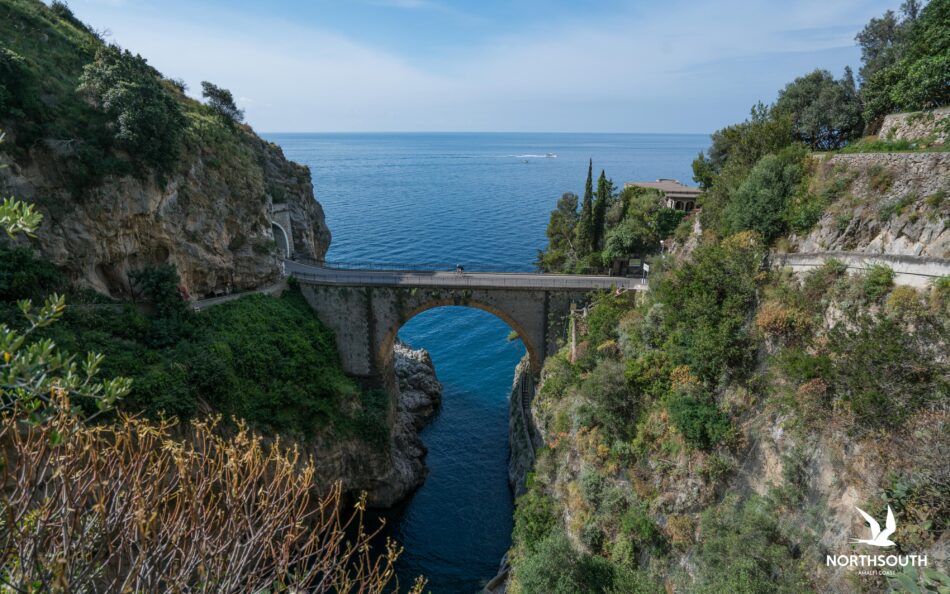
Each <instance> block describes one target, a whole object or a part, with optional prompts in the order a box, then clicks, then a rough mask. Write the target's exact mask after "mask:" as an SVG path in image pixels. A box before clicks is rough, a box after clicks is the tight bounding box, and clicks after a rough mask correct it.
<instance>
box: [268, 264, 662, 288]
mask: <svg viewBox="0 0 950 594" xmlns="http://www.w3.org/2000/svg"><path fill="white" fill-rule="evenodd" d="M284 272H285V273H286V274H287V275H288V276H293V277H295V278H297V279H298V280H300V281H302V282H310V283H314V284H320V285H348V286H353V285H355V286H365V287H437V288H444V289H470V288H479V289H527V290H538V289H540V290H547V291H572V290H573V291H593V290H599V289H626V290H630V291H645V290H647V281H646V280H645V279H640V278H627V277H622V276H594V275H579V274H542V273H532V272H465V273H462V274H457V273H456V272H454V271H450V270H446V271H442V270H433V271H419V270H362V269H341V268H328V267H324V266H318V265H315V264H303V263H301V262H295V261H292V260H285V261H284Z"/></svg>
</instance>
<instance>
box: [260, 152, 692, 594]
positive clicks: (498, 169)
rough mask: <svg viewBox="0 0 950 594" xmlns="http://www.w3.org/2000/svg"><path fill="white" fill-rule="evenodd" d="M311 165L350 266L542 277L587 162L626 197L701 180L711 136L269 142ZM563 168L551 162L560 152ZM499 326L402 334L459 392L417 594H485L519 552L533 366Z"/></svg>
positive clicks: (419, 541)
mask: <svg viewBox="0 0 950 594" xmlns="http://www.w3.org/2000/svg"><path fill="white" fill-rule="evenodd" d="M265 137H266V138H267V139H269V140H271V141H273V142H276V143H278V144H279V145H280V146H281V147H282V148H283V149H284V153H285V154H286V156H287V157H288V158H290V159H292V160H294V161H297V162H298V163H303V164H304V165H308V166H309V167H310V170H311V172H312V173H313V186H314V191H315V194H316V197H317V200H319V201H320V203H321V204H323V208H324V210H325V211H326V218H327V224H328V225H329V227H330V231H331V232H332V234H333V242H332V244H331V246H330V251H329V253H328V255H327V258H328V259H330V260H335V261H344V262H354V263H363V262H380V263H435V264H441V265H444V266H446V267H451V266H454V265H455V264H457V263H458V264H462V265H464V266H466V267H467V268H469V269H475V268H477V267H478V265H479V264H490V265H493V266H503V267H505V268H509V269H511V270H531V269H532V268H533V262H534V260H535V257H536V255H537V251H538V250H539V249H541V248H543V247H544V245H545V237H544V230H545V227H546V226H547V221H548V214H549V213H550V211H551V209H552V208H554V205H555V202H556V201H557V199H558V197H559V196H560V195H561V194H562V193H564V192H566V191H573V192H576V193H577V194H578V195H582V194H583V191H584V181H585V178H586V175H587V160H588V159H589V158H592V159H593V161H594V176H595V177H596V176H597V175H598V174H599V173H600V170H601V169H604V170H606V172H607V176H608V177H610V178H612V179H613V180H614V182H615V184H616V185H617V186H618V187H622V186H623V182H625V181H635V180H637V181H640V180H655V179H657V178H660V177H667V178H673V179H679V180H680V181H682V182H684V183H690V184H691V183H692V181H691V180H692V171H691V169H690V163H691V162H692V160H693V158H694V157H695V156H696V154H697V153H699V151H700V150H703V149H705V148H707V146H708V142H709V137H708V136H706V135H681V134H676V135H670V134H523V133H499V134H452V133H445V134H408V133H407V134H267V135H265ZM549 153H550V154H552V155H557V156H556V157H553V156H547V155H548V154H549ZM509 331H510V329H509V328H508V327H507V326H506V325H505V323H504V322H502V321H501V320H499V319H497V318H495V317H494V316H493V315H491V314H489V313H486V312H483V311H480V310H474V309H468V308H464V307H444V308H438V309H434V310H430V311H427V312H424V313H422V314H420V315H418V316H416V317H415V318H413V319H412V320H410V321H409V322H408V323H407V324H406V325H405V326H404V327H403V328H402V329H401V330H400V337H401V338H402V340H403V341H405V342H407V343H409V344H410V345H412V346H415V347H423V348H425V349H427V350H428V351H429V352H430V353H431V355H432V359H433V361H434V362H435V367H436V371H437V373H438V375H439V379H440V380H441V381H442V383H443V384H444V386H445V392H444V401H443V406H442V410H441V412H440V413H439V415H438V417H437V418H436V419H435V420H434V421H433V422H432V424H430V425H429V426H428V427H427V428H426V429H425V430H424V432H423V435H422V438H423V441H424V442H425V444H426V446H427V447H428V448H429V456H428V465H429V468H430V474H429V476H428V479H427V480H426V483H425V484H424V485H423V486H422V488H420V489H419V491H417V492H416V494H415V495H414V496H413V497H412V499H411V500H410V501H408V502H407V503H406V504H404V505H403V506H401V507H400V509H398V510H394V511H393V512H392V514H390V515H391V519H390V530H391V534H392V535H393V536H394V537H395V538H396V539H397V540H398V541H399V542H400V543H401V544H402V545H403V546H404V547H405V553H404V555H403V557H402V558H401V560H400V565H399V575H400V579H401V581H402V583H403V584H409V583H411V581H412V579H413V577H414V576H416V575H419V574H424V575H425V576H426V577H427V578H428V579H429V589H430V590H431V591H432V592H434V593H436V594H441V593H452V594H454V593H461V594H472V593H474V592H476V591H477V590H478V589H479V588H481V586H482V585H483V584H484V583H485V581H486V580H488V579H489V578H491V577H492V576H493V575H494V574H495V571H496V569H497V567H498V563H499V561H500V559H501V557H502V555H503V554H504V552H505V551H506V550H507V548H508V546H509V544H510V542H511V526H512V517H511V516H512V509H513V505H512V499H511V495H510V493H509V491H508V484H507V456H508V439H507V431H508V408H507V397H508V391H509V389H510V386H511V383H512V379H513V375H514V368H515V365H516V364H517V363H518V360H519V359H520V358H521V356H522V355H523V354H524V348H523V347H522V346H521V343H520V342H508V340H507V338H506V337H507V335H508V333H509Z"/></svg>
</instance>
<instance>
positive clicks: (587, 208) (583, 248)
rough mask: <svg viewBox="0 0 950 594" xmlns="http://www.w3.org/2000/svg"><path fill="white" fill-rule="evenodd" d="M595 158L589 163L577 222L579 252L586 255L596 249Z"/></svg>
mask: <svg viewBox="0 0 950 594" xmlns="http://www.w3.org/2000/svg"><path fill="white" fill-rule="evenodd" d="M593 175H594V160H593V159H591V160H589V161H588V163H587V183H586V184H585V185H584V201H583V202H582V203H581V216H580V221H578V223H577V243H576V247H577V252H578V254H579V255H581V256H586V255H587V254H589V253H590V252H592V251H593V250H594V178H593Z"/></svg>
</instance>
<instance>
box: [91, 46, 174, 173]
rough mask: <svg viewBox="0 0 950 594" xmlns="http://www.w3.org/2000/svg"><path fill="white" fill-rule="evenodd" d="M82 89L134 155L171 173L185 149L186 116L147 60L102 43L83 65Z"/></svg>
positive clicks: (144, 163) (142, 162)
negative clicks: (91, 59) (182, 149)
mask: <svg viewBox="0 0 950 594" xmlns="http://www.w3.org/2000/svg"><path fill="white" fill-rule="evenodd" d="M79 91H80V92H81V93H82V94H84V95H85V96H86V97H88V98H89V99H90V100H91V101H92V102H93V103H94V104H95V105H96V106H97V107H98V108H99V109H101V110H102V111H103V112H105V113H106V114H107V115H108V116H109V117H110V118H111V119H112V122H113V125H114V137H115V139H116V141H118V143H119V146H121V147H122V148H123V149H125V150H126V151H128V153H129V154H130V155H131V157H132V159H133V160H134V161H135V162H137V163H139V164H142V165H146V166H151V167H155V168H157V169H158V171H159V173H161V174H167V173H170V172H171V170H172V168H173V166H174V165H175V163H177V161H178V156H179V153H180V150H181V144H182V136H183V132H184V128H185V123H186V121H185V117H184V115H182V113H181V108H180V106H179V105H178V102H177V101H176V100H175V98H174V97H172V96H171V95H170V94H169V93H168V92H167V91H166V90H165V88H164V87H163V86H162V84H161V77H160V75H159V73H158V72H157V71H156V70H155V69H153V68H152V67H151V66H149V65H148V63H147V62H146V61H145V59H144V58H142V57H141V56H138V55H133V54H131V53H129V52H128V51H127V50H125V51H123V50H120V49H119V48H118V47H116V46H114V45H110V46H103V47H101V48H99V50H98V51H97V52H96V58H95V60H93V61H92V62H91V63H89V64H87V65H86V66H85V68H84V69H83V74H82V77H81V78H80V84H79Z"/></svg>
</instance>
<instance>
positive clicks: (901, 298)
mask: <svg viewBox="0 0 950 594" xmlns="http://www.w3.org/2000/svg"><path fill="white" fill-rule="evenodd" d="M886 305H887V309H888V311H890V312H892V313H895V314H897V315H899V316H909V317H911V318H913V317H916V316H918V315H920V314H922V313H923V307H924V304H923V300H922V299H921V295H920V293H918V292H917V289H915V288H913V287H907V286H900V287H894V289H893V290H892V291H891V294H890V295H888V296H887V301H886Z"/></svg>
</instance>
